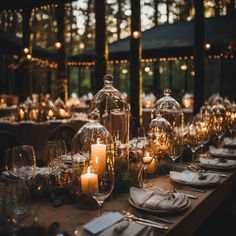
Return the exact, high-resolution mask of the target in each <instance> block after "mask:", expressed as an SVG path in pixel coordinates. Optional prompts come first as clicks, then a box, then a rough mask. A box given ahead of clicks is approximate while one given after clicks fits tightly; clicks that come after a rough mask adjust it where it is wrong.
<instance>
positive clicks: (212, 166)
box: [198, 162, 236, 170]
mask: <svg viewBox="0 0 236 236" xmlns="http://www.w3.org/2000/svg"><path fill="white" fill-rule="evenodd" d="M198 165H199V166H201V167H203V168H209V169H216V170H233V169H236V166H219V165H211V164H202V163H201V162H199V163H198Z"/></svg>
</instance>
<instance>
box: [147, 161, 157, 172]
mask: <svg viewBox="0 0 236 236" xmlns="http://www.w3.org/2000/svg"><path fill="white" fill-rule="evenodd" d="M156 168H157V163H156V160H155V158H153V160H152V162H151V164H150V165H149V166H148V167H147V170H146V171H147V174H154V173H155V172H156Z"/></svg>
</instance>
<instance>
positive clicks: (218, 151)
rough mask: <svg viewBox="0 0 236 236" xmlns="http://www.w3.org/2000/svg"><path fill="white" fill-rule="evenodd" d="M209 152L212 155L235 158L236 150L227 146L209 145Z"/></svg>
mask: <svg viewBox="0 0 236 236" xmlns="http://www.w3.org/2000/svg"><path fill="white" fill-rule="evenodd" d="M209 152H210V154H211V155H213V156H219V157H231V158H236V150H232V149H227V148H215V147H213V146H210V148H209Z"/></svg>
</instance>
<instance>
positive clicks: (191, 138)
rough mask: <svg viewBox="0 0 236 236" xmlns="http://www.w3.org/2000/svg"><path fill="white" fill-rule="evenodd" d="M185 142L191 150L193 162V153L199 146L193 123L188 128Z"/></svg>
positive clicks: (195, 127)
mask: <svg viewBox="0 0 236 236" xmlns="http://www.w3.org/2000/svg"><path fill="white" fill-rule="evenodd" d="M187 144H188V147H189V148H190V150H191V151H192V164H194V161H195V153H196V151H197V150H198V149H199V148H200V143H199V139H198V129H197V126H195V124H191V125H190V126H189V128H188V133H187Z"/></svg>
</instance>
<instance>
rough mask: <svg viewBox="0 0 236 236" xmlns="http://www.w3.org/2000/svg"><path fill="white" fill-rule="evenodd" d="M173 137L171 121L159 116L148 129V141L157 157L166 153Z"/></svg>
mask: <svg viewBox="0 0 236 236" xmlns="http://www.w3.org/2000/svg"><path fill="white" fill-rule="evenodd" d="M171 135H172V128H171V125H170V123H169V121H167V120H166V119H165V118H163V117H162V116H161V115H160V114H157V117H156V118H154V119H153V120H152V121H151V122H150V124H149V127H148V139H149V141H150V143H151V144H152V147H153V152H154V154H155V155H160V154H164V153H166V151H167V148H168V142H169V138H170V137H171Z"/></svg>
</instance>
